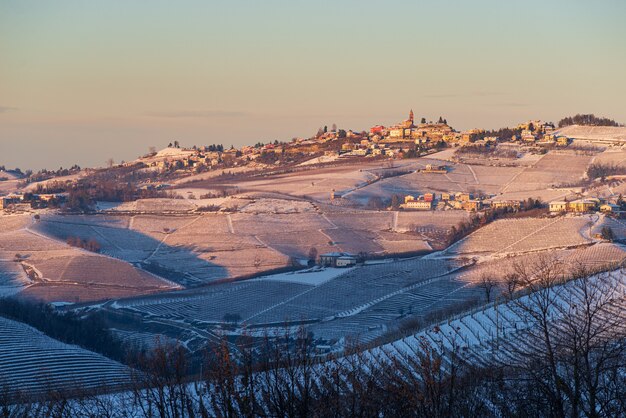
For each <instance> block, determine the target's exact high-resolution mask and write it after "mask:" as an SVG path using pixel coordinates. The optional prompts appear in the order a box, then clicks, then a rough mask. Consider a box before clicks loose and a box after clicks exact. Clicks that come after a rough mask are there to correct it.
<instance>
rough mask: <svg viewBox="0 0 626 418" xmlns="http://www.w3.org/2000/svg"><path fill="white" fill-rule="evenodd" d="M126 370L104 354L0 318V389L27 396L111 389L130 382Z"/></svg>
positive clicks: (127, 370)
mask: <svg viewBox="0 0 626 418" xmlns="http://www.w3.org/2000/svg"><path fill="white" fill-rule="evenodd" d="M130 380H131V378H130V373H129V369H128V368H127V367H126V366H124V365H122V364H120V363H117V362H115V361H113V360H110V359H108V358H106V357H104V356H101V355H99V354H96V353H93V352H91V351H88V350H85V349H82V348H80V347H77V346H74V345H68V344H64V343H61V342H59V341H57V340H54V339H52V338H50V337H48V336H46V335H44V334H42V333H41V332H39V331H37V330H36V329H34V328H32V327H29V326H28V325H24V324H22V323H20V322H15V321H11V320H9V319H5V318H2V317H0V391H2V392H3V393H4V392H8V393H9V394H12V393H16V392H19V393H24V394H29V396H35V395H42V394H46V393H52V392H53V391H57V390H62V389H73V390H81V389H82V390H90V389H91V390H93V389H97V390H100V389H109V390H111V389H115V388H120V387H125V385H127V384H128V383H130Z"/></svg>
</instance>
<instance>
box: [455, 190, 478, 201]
mask: <svg viewBox="0 0 626 418" xmlns="http://www.w3.org/2000/svg"><path fill="white" fill-rule="evenodd" d="M472 197H473V196H472V195H471V194H470V193H464V192H457V193H455V194H454V199H455V200H459V201H461V202H467V201H468V200H471V199H472Z"/></svg>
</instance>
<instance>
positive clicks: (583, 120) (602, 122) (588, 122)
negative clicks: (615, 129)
mask: <svg viewBox="0 0 626 418" xmlns="http://www.w3.org/2000/svg"><path fill="white" fill-rule="evenodd" d="M570 125H585V126H620V124H619V123H617V122H615V121H614V120H613V119H609V118H604V117H598V116H595V115H594V114H593V113H590V114H576V115H575V116H567V117H565V118H563V119H561V120H560V121H559V128H563V127H565V126H570Z"/></svg>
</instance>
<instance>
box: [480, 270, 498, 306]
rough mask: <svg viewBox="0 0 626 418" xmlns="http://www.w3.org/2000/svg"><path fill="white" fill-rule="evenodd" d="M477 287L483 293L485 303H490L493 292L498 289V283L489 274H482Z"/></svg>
mask: <svg viewBox="0 0 626 418" xmlns="http://www.w3.org/2000/svg"><path fill="white" fill-rule="evenodd" d="M479 286H480V287H481V289H482V290H483V291H484V292H485V299H486V300H487V303H489V302H491V296H492V294H493V291H494V290H497V288H498V282H497V281H496V279H495V278H494V277H493V276H492V275H491V274H487V273H483V274H481V275H480V282H479Z"/></svg>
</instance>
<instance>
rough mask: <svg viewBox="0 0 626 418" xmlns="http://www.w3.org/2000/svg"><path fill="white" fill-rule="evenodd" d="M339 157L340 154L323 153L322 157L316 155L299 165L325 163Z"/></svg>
mask: <svg viewBox="0 0 626 418" xmlns="http://www.w3.org/2000/svg"><path fill="white" fill-rule="evenodd" d="M338 159H339V155H322V156H321V157H315V158H312V159H310V160H307V161H305V162H303V163H300V164H298V165H299V166H307V165H313V164H324V163H331V162H333V161H336V160H338Z"/></svg>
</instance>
